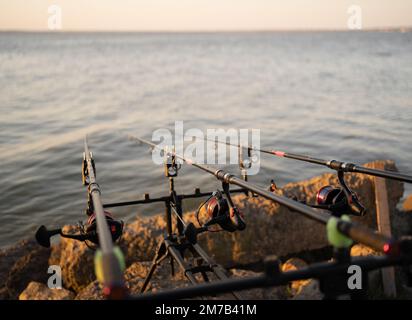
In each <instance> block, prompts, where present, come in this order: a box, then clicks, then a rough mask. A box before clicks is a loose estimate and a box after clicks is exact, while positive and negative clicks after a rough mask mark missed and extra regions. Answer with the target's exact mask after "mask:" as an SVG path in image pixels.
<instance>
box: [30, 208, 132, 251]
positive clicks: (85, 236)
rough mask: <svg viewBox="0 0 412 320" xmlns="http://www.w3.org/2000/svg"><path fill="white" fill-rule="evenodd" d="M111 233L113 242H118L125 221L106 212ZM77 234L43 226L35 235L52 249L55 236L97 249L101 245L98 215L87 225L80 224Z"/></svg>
mask: <svg viewBox="0 0 412 320" xmlns="http://www.w3.org/2000/svg"><path fill="white" fill-rule="evenodd" d="M104 214H105V217H106V221H107V225H108V226H109V231H110V234H111V236H112V240H113V242H115V241H117V240H118V239H119V238H120V236H121V235H122V233H123V227H124V223H123V221H118V220H114V219H113V216H112V214H111V213H110V212H107V211H105V212H104ZM77 229H78V233H77V234H68V233H63V231H62V229H61V228H60V229H54V230H48V229H47V228H46V227H45V226H41V227H40V228H39V229H38V230H37V232H36V235H35V238H36V241H37V243H38V244H40V245H41V246H43V247H46V248H50V238H51V237H53V236H55V235H60V236H61V237H62V238H68V239H74V240H79V241H84V242H85V243H86V245H87V246H88V247H89V248H91V249H95V248H96V247H97V246H98V245H99V238H98V234H97V223H96V214H95V213H93V214H92V215H90V216H89V218H88V219H87V222H86V224H83V223H81V222H80V223H79V225H78V226H77Z"/></svg>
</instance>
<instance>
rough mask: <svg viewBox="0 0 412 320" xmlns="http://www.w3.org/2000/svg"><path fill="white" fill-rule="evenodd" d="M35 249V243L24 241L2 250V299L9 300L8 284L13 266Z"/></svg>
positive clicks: (0, 294)
mask: <svg viewBox="0 0 412 320" xmlns="http://www.w3.org/2000/svg"><path fill="white" fill-rule="evenodd" d="M35 247H37V245H36V243H35V242H34V241H28V240H23V241H20V242H18V243H17V244H15V245H14V246H11V247H9V248H6V249H2V250H0V261H1V263H0V299H2V300H3V299H7V298H9V293H8V290H7V288H6V282H7V278H8V277H9V272H10V270H11V268H12V267H13V265H14V264H15V263H16V261H17V260H18V259H20V258H21V257H22V256H24V255H26V254H28V253H29V252H30V251H31V250H33V248H35Z"/></svg>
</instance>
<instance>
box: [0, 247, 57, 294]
mask: <svg viewBox="0 0 412 320" xmlns="http://www.w3.org/2000/svg"><path fill="white" fill-rule="evenodd" d="M49 254H50V249H46V248H43V247H40V246H39V245H38V244H37V243H36V242H35V241H34V240H23V241H20V242H19V243H17V244H16V245H14V246H12V247H9V248H7V249H4V250H1V251H0V261H1V264H0V298H1V299H17V298H18V295H19V293H20V292H21V291H22V290H23V289H24V288H26V286H27V284H28V283H29V282H30V281H32V280H33V281H39V282H45V281H46V279H47V278H48V274H47V269H48V263H47V260H48V256H49Z"/></svg>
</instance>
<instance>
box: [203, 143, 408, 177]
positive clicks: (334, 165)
mask: <svg viewBox="0 0 412 320" xmlns="http://www.w3.org/2000/svg"><path fill="white" fill-rule="evenodd" d="M203 140H206V141H211V142H215V143H221V144H225V145H228V146H232V147H238V148H244V149H247V150H248V151H258V152H262V153H266V154H270V155H272V156H276V157H280V158H288V159H293V160H297V161H303V162H308V163H313V164H317V165H321V166H325V167H328V168H330V169H332V170H336V171H338V172H339V171H341V172H354V173H362V174H366V175H370V176H375V177H381V178H386V179H392V180H398V181H402V182H406V183H412V176H411V175H407V174H403V173H399V172H393V171H388V170H379V169H371V168H366V167H363V166H360V165H356V164H354V163H350V162H343V161H338V160H324V159H318V158H314V157H311V156H307V155H302V154H297V153H289V152H285V151H280V150H268V149H261V148H256V147H254V146H251V145H248V146H245V145H242V144H240V143H239V144H235V143H230V142H227V141H221V140H213V139H208V138H203Z"/></svg>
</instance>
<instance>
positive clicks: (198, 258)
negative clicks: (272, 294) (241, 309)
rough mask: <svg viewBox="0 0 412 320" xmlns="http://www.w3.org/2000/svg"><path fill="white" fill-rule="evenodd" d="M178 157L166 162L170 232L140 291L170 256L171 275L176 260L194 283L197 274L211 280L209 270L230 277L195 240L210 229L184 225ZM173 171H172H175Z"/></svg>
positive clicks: (160, 246)
mask: <svg viewBox="0 0 412 320" xmlns="http://www.w3.org/2000/svg"><path fill="white" fill-rule="evenodd" d="M175 160H176V159H172V161H171V163H168V162H165V176H166V177H168V178H169V197H168V198H167V199H166V200H165V201H164V203H165V206H166V207H165V219H166V231H167V233H166V235H165V236H164V238H163V239H162V240H161V241H160V242H159V244H158V246H157V250H156V253H155V256H154V258H153V260H152V265H151V267H150V269H149V271H148V273H147V275H146V278H145V280H144V282H143V285H142V287H141V289H140V292H141V293H144V292H145V291H146V289H147V287H148V285H149V283H150V281H151V279H152V277H153V274H154V273H155V271H156V269H157V267H158V266H159V265H160V264H161V263H162V262H163V261H165V260H166V259H170V267H171V274H172V276H173V275H174V274H175V267H174V263H175V262H176V263H177V265H178V267H179V268H180V269H181V270H182V271H183V273H184V275H185V277H186V278H187V279H188V280H189V281H190V282H191V283H192V284H198V283H199V282H198V280H197V279H196V277H195V275H196V274H198V273H199V274H200V275H201V277H202V279H203V281H204V282H209V276H208V274H207V273H208V272H211V273H213V274H214V275H215V276H216V277H217V278H218V279H219V280H226V279H228V276H227V275H226V270H225V269H224V268H223V267H222V266H220V265H218V264H216V262H215V261H214V260H213V259H212V258H210V257H209V256H208V255H207V253H206V252H205V251H204V250H203V249H202V248H201V247H200V246H199V245H198V244H197V243H196V242H197V234H198V233H201V232H203V231H207V229H206V228H199V229H196V228H195V227H194V225H193V224H188V225H186V226H185V225H184V222H183V212H182V203H181V199H180V197H179V196H178V195H177V193H176V190H175V185H174V178H175V177H177V175H178V170H179V169H180V167H179V166H178V165H177V163H176V161H175ZM171 169H172V170H171ZM170 171H173V172H172V174H171V172H170ZM172 213H174V214H175V216H176V220H177V221H176V229H177V233H174V228H173V223H172ZM185 227H186V228H185ZM193 228H194V229H193ZM188 231H189V232H190V231H191V232H192V234H193V233H194V238H190V236H189V234H188ZM187 251H189V252H190V253H192V255H193V258H194V261H193V263H188V262H187V261H186V259H185V256H186V252H187ZM231 294H232V295H233V296H234V298H235V299H238V300H240V299H242V296H241V295H240V294H238V293H235V292H231Z"/></svg>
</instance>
